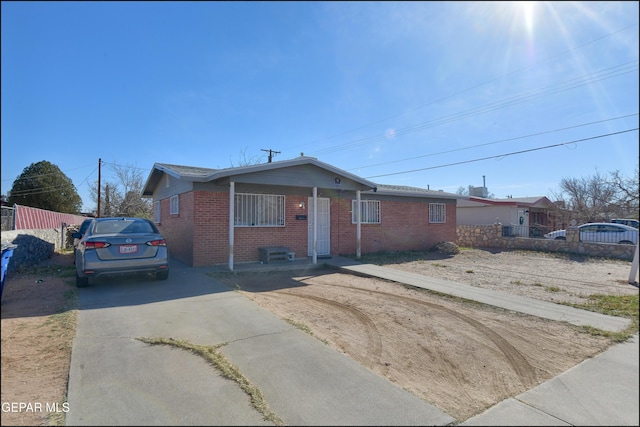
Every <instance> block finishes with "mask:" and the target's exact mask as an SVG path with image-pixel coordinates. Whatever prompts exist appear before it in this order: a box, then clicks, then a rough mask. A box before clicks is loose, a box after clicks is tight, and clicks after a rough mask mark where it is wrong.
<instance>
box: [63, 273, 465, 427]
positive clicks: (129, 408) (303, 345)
mask: <svg viewBox="0 0 640 427" xmlns="http://www.w3.org/2000/svg"><path fill="white" fill-rule="evenodd" d="M205 273H206V270H204V269H193V268H188V267H186V266H185V265H183V264H181V263H179V262H177V261H172V263H171V275H170V277H169V279H168V280H167V281H154V280H148V279H144V278H136V279H117V280H113V279H107V280H101V281H97V282H96V283H95V284H94V285H92V286H90V287H89V288H85V289H81V290H80V308H81V309H80V315H79V319H78V329H77V333H76V338H75V340H74V344H73V353H72V360H71V369H70V376H69V392H68V403H69V408H70V410H69V412H68V413H67V418H66V423H67V425H105V424H109V425H263V424H287V425H295V424H304V425H346V424H348V425H425V424H430V425H447V424H449V423H452V422H453V421H454V419H453V418H452V417H450V416H449V415H447V414H445V413H443V412H442V411H440V410H438V409H437V408H435V407H433V406H431V405H429V404H428V403H426V402H425V401H423V400H421V399H419V398H417V397H415V396H414V395H412V394H410V393H409V392H407V391H405V390H403V389H401V388H399V387H397V386H396V385H394V384H392V383H391V382H389V381H387V380H385V379H383V378H381V377H379V376H378V375H376V374H374V373H372V372H371V371H369V370H367V369H366V368H364V367H362V366H361V365H359V364H358V363H356V362H354V361H353V360H351V359H349V358H348V357H346V356H345V355H343V354H341V353H339V352H337V351H335V350H333V349H331V348H330V347H328V346H326V345H324V344H323V343H321V342H320V341H318V340H317V339H316V338H313V337H311V336H309V335H308V334H306V333H304V332H302V331H300V330H298V329H297V328H295V327H293V326H292V325H290V324H289V323H287V322H285V321H283V320H281V319H280V318H278V317H276V316H275V315H273V314H272V313H270V312H269V311H267V310H265V309H263V308H261V307H259V306H258V305H257V304H255V303H253V302H252V301H250V300H249V299H247V298H246V297H244V296H242V295H241V294H239V293H237V292H234V291H233V290H232V289H230V288H229V287H227V286H225V285H223V284H221V283H219V282H217V281H215V280H214V279H212V278H211V277H209V276H207V275H206V274H205ZM160 337H161V338H164V339H168V340H170V339H173V340H181V341H184V342H188V343H191V344H193V345H221V344H223V345H222V346H221V347H220V349H219V351H220V353H221V354H222V355H223V356H224V357H225V358H226V359H227V360H228V361H229V362H230V363H231V364H232V365H234V366H236V367H237V368H238V370H239V371H240V372H241V373H242V375H243V376H244V377H245V378H246V379H247V380H248V381H249V382H250V383H251V384H252V385H253V386H254V387H255V388H257V389H258V390H259V391H260V393H261V394H262V395H263V396H264V399H265V402H266V404H267V405H268V408H269V411H271V413H273V414H275V418H273V420H275V421H267V420H265V419H264V415H263V414H262V413H260V412H259V411H258V410H257V409H256V408H255V407H254V406H253V405H252V403H251V401H250V398H249V396H248V395H247V394H246V393H245V392H243V391H242V389H241V388H240V387H239V386H238V384H237V383H236V382H233V381H231V380H228V379H225V378H223V377H222V376H221V374H219V372H218V371H217V370H216V369H215V368H214V367H213V366H211V365H209V364H208V363H207V362H206V361H205V360H204V359H203V358H201V357H200V356H198V355H196V354H193V353H192V352H190V351H187V350H184V349H181V348H176V347H174V346H164V345H159V346H152V345H149V344H145V343H143V342H142V341H140V340H139V339H140V338H147V339H153V338H160Z"/></svg>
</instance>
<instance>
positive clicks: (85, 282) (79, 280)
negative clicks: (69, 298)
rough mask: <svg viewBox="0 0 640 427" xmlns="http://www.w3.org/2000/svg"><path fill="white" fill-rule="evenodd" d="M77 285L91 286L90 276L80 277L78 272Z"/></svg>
mask: <svg viewBox="0 0 640 427" xmlns="http://www.w3.org/2000/svg"><path fill="white" fill-rule="evenodd" d="M76 286H77V287H79V288H86V287H87V286H89V278H88V277H80V276H78V273H76Z"/></svg>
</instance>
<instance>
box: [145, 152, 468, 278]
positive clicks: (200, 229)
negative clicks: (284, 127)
mask: <svg viewBox="0 0 640 427" xmlns="http://www.w3.org/2000/svg"><path fill="white" fill-rule="evenodd" d="M143 197H149V198H153V202H154V221H155V223H156V224H157V226H158V228H159V229H160V231H161V232H162V233H163V235H164V236H165V237H166V238H167V242H168V245H169V248H170V253H171V256H172V257H174V258H176V259H178V260H179V261H181V262H184V263H185V264H187V265H190V266H194V267H200V266H208V265H216V264H225V263H228V265H229V269H231V270H233V265H234V262H250V261H252V262H255V261H257V260H259V259H260V254H261V252H260V248H264V247H273V246H279V247H286V248H287V249H288V250H289V251H291V252H292V253H293V252H294V253H295V258H304V257H310V258H311V259H312V261H313V263H316V262H317V259H318V257H323V256H331V255H340V254H343V255H347V254H355V255H356V256H359V255H360V254H361V253H374V252H379V251H394V250H411V249H415V250H423V249H430V248H431V247H432V246H433V245H434V244H435V243H437V242H440V241H451V242H455V241H456V201H457V199H459V198H461V196H459V195H456V194H451V193H445V192H442V191H430V190H426V189H421V188H415V187H405V186H390V185H380V184H376V183H373V182H371V181H368V180H366V179H363V178H360V177H358V176H356V175H354V174H351V173H349V172H346V171H344V170H341V169H338V168H336V167H333V166H331V165H329V164H326V163H323V162H321V161H319V160H317V159H316V158H313V157H305V156H302V157H298V158H295V159H291V160H284V161H278V162H271V163H263V164H257V165H250V166H241V167H234V168H227V169H208V168H200V167H191V166H179V165H171V164H165V163H156V164H154V166H153V169H152V171H151V172H150V174H149V177H148V178H147V181H146V183H145V186H144V189H143ZM358 201H359V203H360V206H361V209H360V217H358V215H357V213H358V210H356V209H355V207H356V206H357V204H358ZM316 206H317V207H316ZM314 218H317V221H316V220H314ZM290 256H291V254H290Z"/></svg>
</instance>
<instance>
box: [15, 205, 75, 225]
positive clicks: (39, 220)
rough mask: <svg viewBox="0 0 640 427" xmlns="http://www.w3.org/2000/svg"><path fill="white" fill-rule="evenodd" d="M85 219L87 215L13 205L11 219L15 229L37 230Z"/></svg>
mask: <svg viewBox="0 0 640 427" xmlns="http://www.w3.org/2000/svg"><path fill="white" fill-rule="evenodd" d="M3 211H4V209H3ZM85 219H86V217H84V216H82V215H72V214H66V213H60V212H53V211H48V210H45V209H38V208H32V207H29V206H21V205H13V221H11V223H12V224H13V229H14V230H35V229H44V228H60V226H61V225H62V223H65V224H66V225H67V226H69V225H72V224H77V225H80V224H81V223H82V221H84V220H85ZM3 225H4V224H3ZM3 230H4V228H3Z"/></svg>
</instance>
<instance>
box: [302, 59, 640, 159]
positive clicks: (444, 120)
mask: <svg viewBox="0 0 640 427" xmlns="http://www.w3.org/2000/svg"><path fill="white" fill-rule="evenodd" d="M632 63H635V64H636V65H634V66H630V65H629V64H632ZM637 63H638V61H637V60H636V61H630V62H628V63H625V64H621V65H617V66H615V67H610V68H606V69H604V70H600V71H596V72H593V73H589V74H585V75H583V76H579V77H575V78H572V79H569V80H566V81H563V82H560V83H557V84H555V85H551V86H546V87H543V88H540V89H534V90H531V91H528V92H523V93H521V94H518V95H515V96H512V97H511V98H505V99H503V100H499V101H494V102H491V103H488V104H485V105H481V106H480V107H476V108H473V109H470V110H467V111H462V112H458V113H454V114H450V115H448V116H445V117H441V118H438V119H434V120H431V121H427V122H422V123H418V124H416V125H412V126H407V127H405V128H400V129H397V130H396V135H406V134H410V133H415V132H419V131H422V130H425V129H428V128H432V127H436V126H440V125H443V124H448V123H451V122H453V121H456V120H460V119H463V118H469V117H474V116H477V115H479V114H485V113H489V112H492V111H496V110H498V109H501V108H505V107H510V106H513V105H515V104H520V103H523V102H526V101H531V100H533V99H536V98H540V97H543V96H547V95H554V94H557V93H560V92H563V91H567V90H570V89H575V88H577V87H580V86H584V85H587V84H592V83H596V82H598V81H600V80H604V79H609V78H613V77H619V76H620V75H624V74H628V73H630V72H633V71H637V70H638V66H637ZM619 67H626V69H625V68H623V69H619V70H616V71H612V69H615V68H619ZM599 73H606V74H603V75H601V76H597V74H599ZM612 73H618V74H616V75H613V76H612V75H611V74H612ZM579 79H586V81H585V80H583V81H582V82H576V81H579ZM568 84H573V86H569V87H564V88H562V87H561V86H562V85H568ZM545 91H546V93H545ZM384 139H386V135H384V134H382V135H374V136H371V137H367V138H363V139H360V140H356V141H352V142H348V143H344V144H342V145H337V146H333V147H329V148H324V149H321V150H317V151H314V152H312V154H315V155H318V154H325V153H333V152H335V151H339V150H345V149H349V148H354V147H356V146H358V145H363V144H367V143H372V142H377V141H380V140H384Z"/></svg>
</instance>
